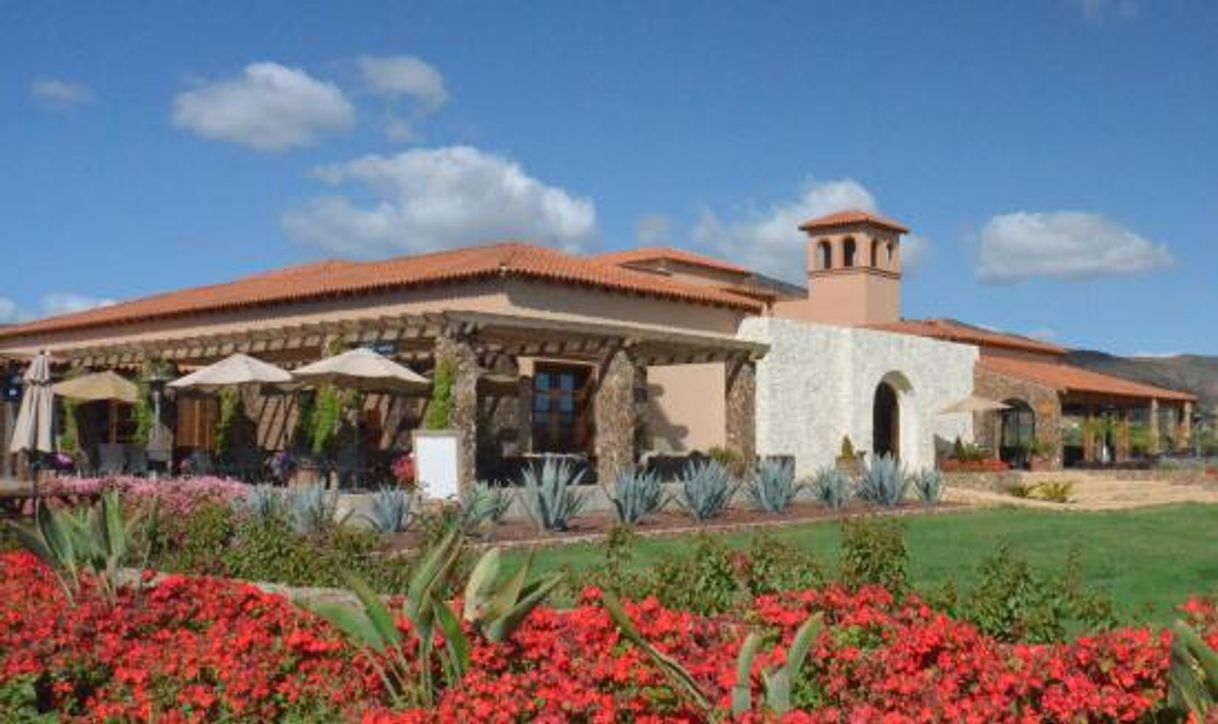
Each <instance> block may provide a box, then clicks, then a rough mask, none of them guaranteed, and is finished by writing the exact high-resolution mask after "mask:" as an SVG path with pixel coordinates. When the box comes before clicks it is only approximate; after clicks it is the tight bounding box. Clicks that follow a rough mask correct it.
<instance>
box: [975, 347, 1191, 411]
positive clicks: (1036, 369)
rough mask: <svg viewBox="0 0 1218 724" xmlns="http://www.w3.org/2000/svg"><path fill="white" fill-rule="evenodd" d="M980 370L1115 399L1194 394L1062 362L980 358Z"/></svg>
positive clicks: (1175, 397) (1182, 397)
mask: <svg viewBox="0 0 1218 724" xmlns="http://www.w3.org/2000/svg"><path fill="white" fill-rule="evenodd" d="M978 364H979V365H981V368H982V369H984V370H988V371H990V372H993V373H996V374H1000V375H1005V376H1007V377H1015V378H1017V379H1021V380H1027V381H1029V382H1035V383H1036V384H1039V385H1044V386H1045V387H1051V388H1053V389H1055V390H1057V391H1058V392H1091V393H1096V394H1101V395H1112V396H1115V397H1136V398H1139V399H1151V398H1154V399H1159V400H1174V401H1180V402H1188V401H1193V400H1196V399H1197V397H1196V395H1191V394H1189V393H1187V392H1178V391H1176V390H1167V389H1163V388H1162V387H1154V386H1152V385H1144V384H1142V383H1140V382H1133V381H1131V380H1127V379H1124V378H1121V377H1111V376H1109V375H1104V374H1100V373H1099V372H1092V371H1091V370H1085V369H1082V368H1081V367H1074V366H1072V365H1068V364H1065V363H1062V362H1051V361H1045V362H1040V361H1036V360H1026V359H1015V358H1011V357H982V358H981V359H980V361H979V362H978Z"/></svg>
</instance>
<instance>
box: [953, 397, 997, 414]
mask: <svg viewBox="0 0 1218 724" xmlns="http://www.w3.org/2000/svg"><path fill="white" fill-rule="evenodd" d="M1010 407H1011V406H1010V405H1008V404H1005V403H1002V402H998V401H996V400H991V399H988V398H985V397H978V396H977V395H971V396H969V397H966V398H964V399H963V400H958V401H956V402H953V403H952V404H950V405H948V406H947V407H944V408H943V409H942V410H939V414H940V415H954V414H959V413H970V412H994V411H995V410H1006V409H1009V408H1010Z"/></svg>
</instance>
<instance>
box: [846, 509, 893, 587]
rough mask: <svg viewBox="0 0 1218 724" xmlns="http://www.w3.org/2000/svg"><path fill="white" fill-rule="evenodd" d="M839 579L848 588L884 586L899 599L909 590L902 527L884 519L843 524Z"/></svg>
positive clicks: (888, 519) (869, 518) (852, 521)
mask: <svg viewBox="0 0 1218 724" xmlns="http://www.w3.org/2000/svg"><path fill="white" fill-rule="evenodd" d="M841 531H842V549H841V572H840V575H841V579H842V583H843V584H844V585H845V586H846V587H847V588H850V589H857V588H859V587H861V586H866V585H875V586H883V587H884V588H887V589H888V590H889V591H891V592H892V593H893V595H895V596H897V597H898V598H899V597H901V596H903V595H904V593H905V592H906V590H907V589H908V585H909V584H908V577H907V575H906V569H907V566H908V562H909V553H908V551H907V550H906V549H905V526H904V525H902V524H901V522H900V521H898V520H895V519H893V518H886V517H867V518H855V519H853V520H849V519H848V520H843V521H842V527H841Z"/></svg>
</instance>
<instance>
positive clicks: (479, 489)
mask: <svg viewBox="0 0 1218 724" xmlns="http://www.w3.org/2000/svg"><path fill="white" fill-rule="evenodd" d="M511 507H512V493H511V491H509V490H508V489H507V488H506V487H504V486H502V485H496V484H494V483H490V482H487V481H485V480H479V481H477V482H476V483H474V484H473V485H472V486H470V487H469V488H467V489H466V490H465V492H463V493H462V494H461V523H462V527H463V528H465V529H466V530H474V529H476V528H481V527H482V526H484V525H487V524H492V525H493V524H496V523H499V522H500V521H502V520H503V516H505V515H507V512H508V510H509V509H510V508H511Z"/></svg>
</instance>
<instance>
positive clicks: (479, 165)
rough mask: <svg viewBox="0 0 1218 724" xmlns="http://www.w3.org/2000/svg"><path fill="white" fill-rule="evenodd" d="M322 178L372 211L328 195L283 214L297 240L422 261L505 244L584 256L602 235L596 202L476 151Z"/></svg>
mask: <svg viewBox="0 0 1218 724" xmlns="http://www.w3.org/2000/svg"><path fill="white" fill-rule="evenodd" d="M314 175H315V176H316V177H317V178H318V179H319V180H321V181H322V182H323V183H326V184H329V185H331V186H339V185H343V184H352V185H356V186H359V187H361V188H362V190H364V191H367V192H370V193H371V194H372V195H373V196H374V197H375V203H373V204H372V205H369V206H357V205H356V204H354V203H352V202H351V201H350V200H349V199H348V198H346V197H343V196H337V195H332V196H324V197H320V198H317V199H314V200H313V201H312V202H310V203H308V204H307V205H305V206H304V207H302V208H299V209H295V210H291V211H288V212H287V213H285V214H283V217H282V220H281V221H282V224H283V228H284V231H285V232H286V233H287V234H288V235H289V236H291V237H292V238H294V239H296V240H297V241H300V242H302V243H305V244H310V245H313V246H317V247H321V248H323V249H328V250H330V251H333V252H339V253H344V254H348V253H349V254H377V253H386V252H394V251H399V252H409V253H418V252H425V251H433V250H439V249H448V248H454V247H460V246H468V245H470V244H475V243H479V242H484V241H495V240H503V239H523V240H529V241H536V242H542V243H547V244H550V245H553V246H556V247H560V248H563V249H567V250H578V249H580V248H581V247H583V246H584V245H585V244H586V243H587V242H588V241H590V240H591V239H592V238H594V237H595V236H596V235H597V224H596V207H595V205H594V204H593V202H592V201H591V200H590V199H588V198H586V197H577V196H573V195H572V194H570V193H569V192H567V191H566V190H564V189H562V188H559V187H556V186H550V185H547V184H545V183H544V182H542V181H539V180H537V179H535V178H532V177H531V176H529V175H528V174H527V173H525V171H524V169H523V168H521V166H520V165H519V164H517V163H515V162H513V161H509V160H507V159H504V158H502V157H500V156H496V155H494V154H490V153H486V152H484V151H480V150H478V149H476V148H471V147H469V146H449V147H444V148H433V149H413V150H410V151H405V152H403V153H400V154H398V155H396V156H379V155H370V156H364V157H363V158H358V159H355V160H353V161H349V162H346V163H341V164H334V165H330V166H322V167H319V168H317V169H315V170H314Z"/></svg>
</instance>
